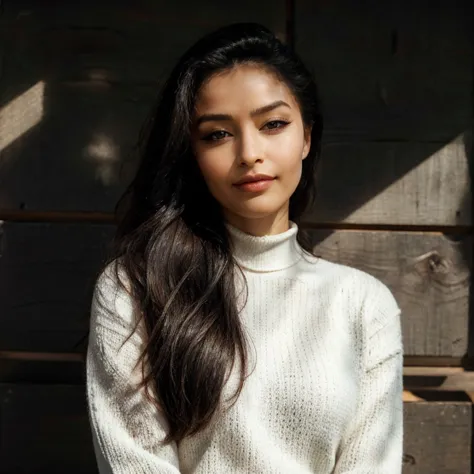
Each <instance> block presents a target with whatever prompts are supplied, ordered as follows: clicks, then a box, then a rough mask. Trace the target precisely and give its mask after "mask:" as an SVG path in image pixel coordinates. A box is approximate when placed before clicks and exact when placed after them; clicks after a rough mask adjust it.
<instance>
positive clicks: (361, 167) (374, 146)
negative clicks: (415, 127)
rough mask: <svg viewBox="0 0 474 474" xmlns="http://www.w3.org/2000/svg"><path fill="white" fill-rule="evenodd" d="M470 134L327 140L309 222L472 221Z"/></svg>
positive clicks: (431, 222) (458, 223) (418, 222)
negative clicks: (440, 139) (424, 139)
mask: <svg viewBox="0 0 474 474" xmlns="http://www.w3.org/2000/svg"><path fill="white" fill-rule="evenodd" d="M471 151H472V150H471V140H470V137H468V136H467V135H466V136H462V137H458V138H457V139H456V140H453V141H451V142H449V143H421V142H412V143H408V142H406V143H402V142H398V143H397V142H353V143H344V142H337V143H326V144H325V145H324V147H323V152H322V158H321V162H320V167H319V170H318V173H317V190H318V196H317V199H316V203H315V205H314V206H313V207H312V209H310V210H309V212H308V213H307V215H306V217H305V219H306V220H307V221H308V222H325V223H340V222H344V223H353V224H392V225H393V224H396V225H433V226H435V225H470V224H472V191H471V183H470V167H472V166H473V161H472V160H473V158H472V153H471Z"/></svg>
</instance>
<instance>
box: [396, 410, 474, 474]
mask: <svg viewBox="0 0 474 474" xmlns="http://www.w3.org/2000/svg"><path fill="white" fill-rule="evenodd" d="M404 417H405V427H404V428H405V429H404V458H403V461H404V462H403V474H433V473H436V474H469V473H470V472H471V463H472V459H471V442H472V404H471V403H469V402H409V403H405V404H404Z"/></svg>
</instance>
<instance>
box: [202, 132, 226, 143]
mask: <svg viewBox="0 0 474 474" xmlns="http://www.w3.org/2000/svg"><path fill="white" fill-rule="evenodd" d="M227 135H229V133H228V132H226V131H224V130H216V131H215V132H212V133H210V134H209V135H206V136H205V137H203V140H204V141H206V142H216V141H219V140H222V139H223V138H225V137H226V136H227Z"/></svg>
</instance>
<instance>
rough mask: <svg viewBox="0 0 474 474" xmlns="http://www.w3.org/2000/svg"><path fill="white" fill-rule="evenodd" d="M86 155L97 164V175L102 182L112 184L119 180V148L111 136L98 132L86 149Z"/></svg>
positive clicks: (107, 184)
mask: <svg viewBox="0 0 474 474" xmlns="http://www.w3.org/2000/svg"><path fill="white" fill-rule="evenodd" d="M84 155H85V157H86V158H87V159H88V160H90V161H92V162H93V163H94V164H95V166H96V173H95V177H96V179H98V180H100V181H101V182H102V184H104V185H105V186H110V185H112V184H114V183H116V182H117V181H118V175H117V168H118V166H117V165H118V162H119V161H120V157H119V150H118V147H117V146H116V145H115V143H114V142H113V141H112V139H111V138H110V137H108V136H107V135H105V134H103V133H98V134H96V135H95V136H94V138H93V140H92V142H91V143H90V144H89V145H88V146H87V147H86V148H85V149H84Z"/></svg>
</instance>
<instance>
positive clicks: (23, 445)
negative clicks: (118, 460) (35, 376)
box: [0, 384, 98, 474]
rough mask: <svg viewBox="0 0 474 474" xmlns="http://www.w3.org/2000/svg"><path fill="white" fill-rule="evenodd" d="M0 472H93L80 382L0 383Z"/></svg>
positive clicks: (91, 450)
mask: <svg viewBox="0 0 474 474" xmlns="http://www.w3.org/2000/svg"><path fill="white" fill-rule="evenodd" d="M0 434H1V436H0V459H1V460H2V462H1V463H0V473H1V474H12V473H21V474H30V473H31V474H33V473H35V474H36V473H40V472H41V473H51V474H64V473H65V472H67V473H69V474H94V473H96V472H98V471H97V467H96V462H95V456H94V451H93V446H92V437H91V433H90V427H89V421H88V417H87V408H86V396H85V387H84V386H68V385H10V384H1V385H0Z"/></svg>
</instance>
